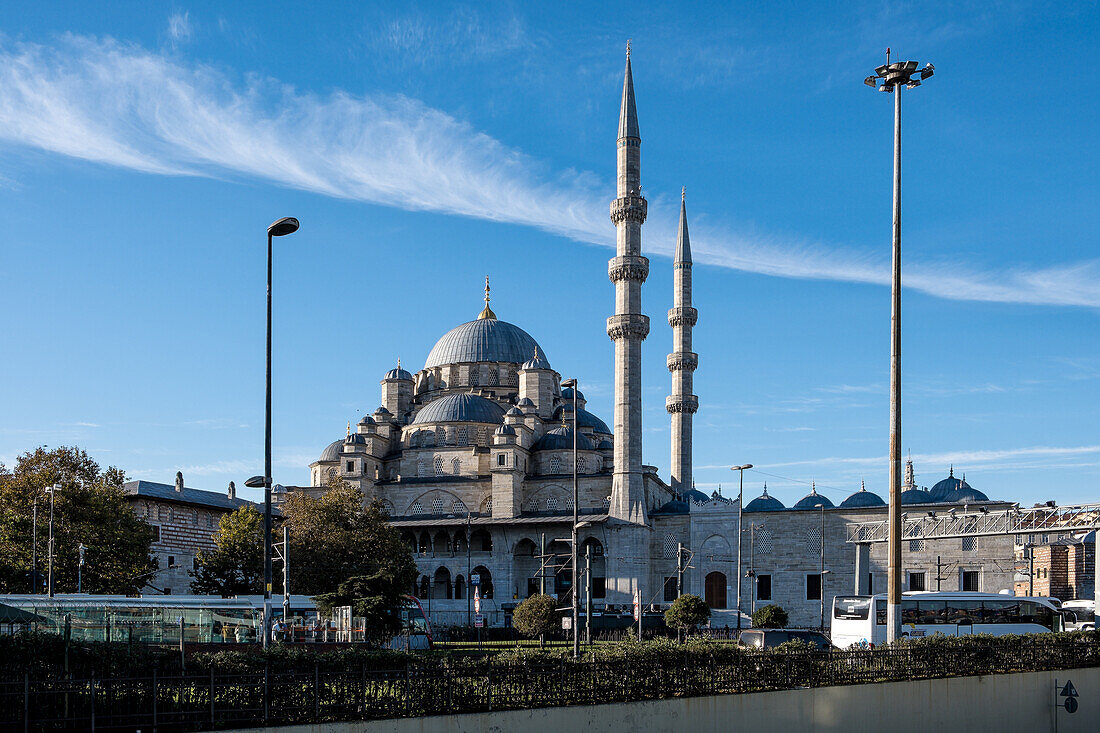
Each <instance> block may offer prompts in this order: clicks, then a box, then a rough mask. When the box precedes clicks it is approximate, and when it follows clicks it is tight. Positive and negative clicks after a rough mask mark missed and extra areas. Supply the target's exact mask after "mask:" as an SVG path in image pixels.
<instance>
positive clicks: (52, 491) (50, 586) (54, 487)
mask: <svg viewBox="0 0 1100 733" xmlns="http://www.w3.org/2000/svg"><path fill="white" fill-rule="evenodd" d="M60 488H61V486H59V485H58V484H53V485H52V486H50V543H49V570H48V571H47V575H46V590H47V593H48V595H49V597H50V598H53V497H54V494H55V493H57V490H58V489H60Z"/></svg>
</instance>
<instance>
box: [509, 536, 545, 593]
mask: <svg viewBox="0 0 1100 733" xmlns="http://www.w3.org/2000/svg"><path fill="white" fill-rule="evenodd" d="M537 554H538V547H536V546H535V542H534V540H531V539H529V538H526V537H525V538H523V539H522V540H520V541H519V542H517V543H516V551H515V554H514V560H515V566H514V567H515V570H514V572H513V577H514V578H516V594H517V595H518V596H519V597H520V598H527V597H529V596H533V595H535V594H536V593H538V592H539V587H540V585H539V575H538V573H539V560H538V558H536V557H535V555H537Z"/></svg>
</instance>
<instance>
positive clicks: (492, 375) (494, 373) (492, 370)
mask: <svg viewBox="0 0 1100 733" xmlns="http://www.w3.org/2000/svg"><path fill="white" fill-rule="evenodd" d="M498 384H500V370H499V369H498V368H497V367H495V366H491V367H489V386H490V387H495V386H497V385H498Z"/></svg>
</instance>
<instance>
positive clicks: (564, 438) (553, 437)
mask: <svg viewBox="0 0 1100 733" xmlns="http://www.w3.org/2000/svg"><path fill="white" fill-rule="evenodd" d="M534 449H535V450H573V429H572V428H554V429H553V430H548V431H546V434H545V435H543V436H542V437H541V438H539V441H538V442H537V443H535V447H534ZM577 450H592V441H591V440H589V439H588V436H586V435H585V434H584V433H578V434H577Z"/></svg>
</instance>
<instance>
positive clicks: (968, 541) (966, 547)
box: [962, 537, 978, 552]
mask: <svg viewBox="0 0 1100 733" xmlns="http://www.w3.org/2000/svg"><path fill="white" fill-rule="evenodd" d="M977 547H978V538H977V537H963V538H962V549H963V552H974V550H976V549H977Z"/></svg>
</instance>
